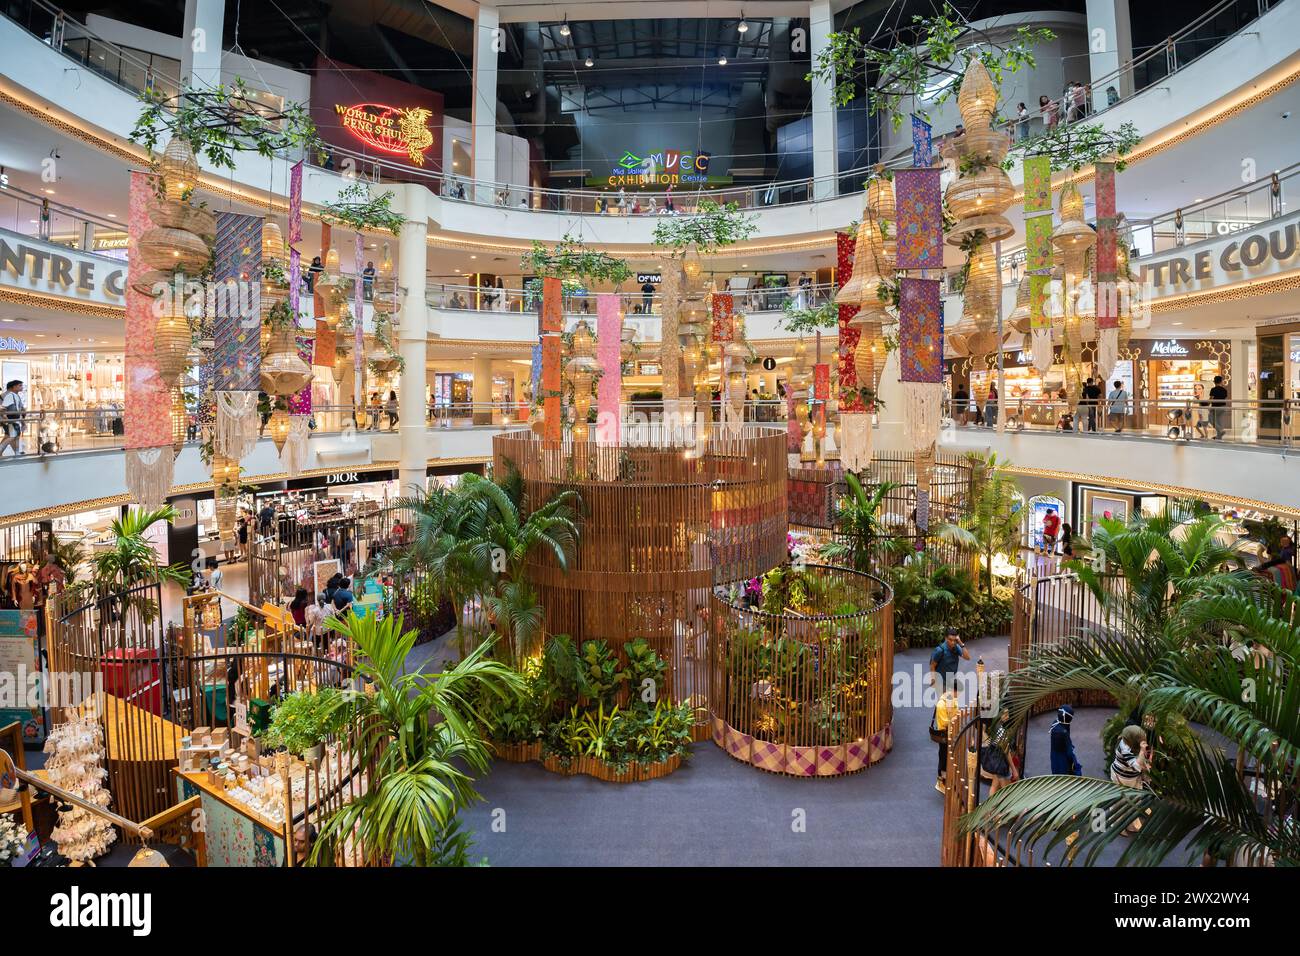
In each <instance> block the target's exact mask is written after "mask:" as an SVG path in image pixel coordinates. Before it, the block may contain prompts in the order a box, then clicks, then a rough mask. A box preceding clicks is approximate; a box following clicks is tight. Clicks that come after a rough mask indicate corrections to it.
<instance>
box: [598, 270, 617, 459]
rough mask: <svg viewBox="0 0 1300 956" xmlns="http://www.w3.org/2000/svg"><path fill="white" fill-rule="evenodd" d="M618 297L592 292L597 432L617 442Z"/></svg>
mask: <svg viewBox="0 0 1300 956" xmlns="http://www.w3.org/2000/svg"><path fill="white" fill-rule="evenodd" d="M618 310H619V298H618V294H617V293H614V292H602V293H600V294H599V295H598V296H596V362H597V363H598V364H599V365H600V370H601V376H600V383H599V384H598V385H597V386H596V421H597V422H598V423H599V424H598V425H597V436H598V438H599V440H600V442H601V444H611V445H616V444H618V440H619V432H620V429H619V424H620V422H619V413H618V399H619V395H620V393H621V392H622V388H623V358H622V354H623V322H622V320H621V319H620V318H619V315H618Z"/></svg>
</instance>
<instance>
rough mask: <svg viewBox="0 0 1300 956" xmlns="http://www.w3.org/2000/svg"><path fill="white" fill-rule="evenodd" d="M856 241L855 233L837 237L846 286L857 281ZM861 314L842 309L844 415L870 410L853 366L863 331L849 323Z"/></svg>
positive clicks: (838, 271)
mask: <svg viewBox="0 0 1300 956" xmlns="http://www.w3.org/2000/svg"><path fill="white" fill-rule="evenodd" d="M855 245H856V242H855V237H854V236H853V235H852V234H851V233H847V232H837V233H836V234H835V278H836V280H837V283H838V285H839V286H841V287H842V286H843V285H844V283H846V282H848V281H849V280H850V279H852V278H853V267H854V265H855V263H854V261H853V253H854V247H855ZM857 314H858V306H856V305H842V306H840V314H839V327H840V328H839V332H840V337H839V352H838V358H839V370H840V411H841V412H861V411H865V410H866V406H864V405H863V404H862V399H861V398H860V397H859V396H858V390H857V384H858V371H857V367H856V366H855V365H854V364H853V353H854V351H855V350H856V349H857V347H858V339H859V338H861V336H862V331H861V330H860V329H859V328H858V327H857V326H853V325H849V322H851V321H852V320H853V317H854V316H856V315H857Z"/></svg>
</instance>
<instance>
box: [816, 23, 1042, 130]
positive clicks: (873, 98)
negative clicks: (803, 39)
mask: <svg viewBox="0 0 1300 956" xmlns="http://www.w3.org/2000/svg"><path fill="white" fill-rule="evenodd" d="M1054 39H1056V34H1055V33H1053V32H1052V31H1051V30H1046V29H1031V28H1029V27H1020V28H1018V29H1017V30H1016V31H1015V33H1013V34H1012V36H1011V39H1010V41H1008V42H1005V43H997V42H994V41H993V40H992V39H991V38H990V37H989V35H988V34H987V33H985V32H984V31H983V30H976V29H974V28H972V27H971V26H970V24H969V23H967V22H966V21H965V18H964V17H963V16H962V15H961V14H960V13H959V12H958V11H957V10H955V9H954V8H953V7H952V5H951V4H948V3H945V4H944V5H943V9H942V10H940V11H939V13H937V14H936V15H935V16H932V17H922V16H914V17H912V20H911V22H910V23H909V24H906V25H903V26H899V27H896V28H895V29H893V30H879V31H877V32H876V33H875V34H873V35H872V36H871V37H870V38H869V39H867V38H864V37H863V36H862V29H861V28H860V27H854V28H853V29H852V30H851V31H847V32H843V31H835V32H832V33H830V34H828V35H827V41H828V42H827V46H826V48H825V49H823V50H822V51H821V52H820V53H818V54H817V58H816V61H815V62H814V63H813V68H812V72H810V73H809V74H808V75H807V76H806V77H805V78H806V79H807V80H808V81H809V82H812V81H813V80H814V79H818V80H823V81H825V82H828V83H833V84H834V85H835V101H836V103H837V104H839V105H840V106H847V105H848V104H849V103H851V102H852V101H853V100H855V99H857V98H858V97H859V96H860V95H861V91H862V89H863V88H864V87H865V92H866V100H867V113H868V115H882V116H887V117H889V120H890V123H891V124H892V125H893V127H894V129H898V128H900V127H901V126H902V125H903V121H904V120H905V119H906V118H907V116H908V113H909V112H911V111H910V110H908V111H905V110H904V109H903V103H904V102H916V101H924V102H927V103H931V104H933V105H934V106H935V107H938V106H942V105H943V104H944V103H946V102H947V101H948V100H950V99H952V98H953V97H954V96H956V95H957V94H958V93H959V92H960V91H961V79H962V76H963V75H964V74H965V72H966V67H967V65H968V64H969V63H970V61H971V60H973V59H978V60H980V62H982V63H983V64H984V66H985V68H986V69H987V70H988V71H989V75H990V77H991V78H992V79H993V82H994V84H997V85H1000V84H1001V82H1002V78H1003V76H1004V75H1008V74H1014V73H1018V72H1019V71H1020V70H1022V69H1024V68H1026V67H1028V68H1029V69H1033V68H1034V67H1035V66H1036V65H1037V63H1036V61H1035V59H1034V53H1033V49H1034V47H1035V46H1036V45H1038V44H1039V43H1045V42H1048V41H1051V40H1054ZM917 112H918V113H919V114H920V115H921V116H922V117H925V118H927V119H928V118H929V114H928V113H927V112H926V111H924V110H917Z"/></svg>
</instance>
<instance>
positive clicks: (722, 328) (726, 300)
mask: <svg viewBox="0 0 1300 956" xmlns="http://www.w3.org/2000/svg"><path fill="white" fill-rule="evenodd" d="M709 297H710V298H711V299H712V300H713V304H712V309H711V312H712V316H713V325H712V328H710V330H709V341H711V342H730V341H731V340H732V339H733V338H734V337H735V329H734V326H733V323H732V314H733V310H734V309H735V300H734V299H732V297H731V294H730V293H728V292H713V293H710V295H709Z"/></svg>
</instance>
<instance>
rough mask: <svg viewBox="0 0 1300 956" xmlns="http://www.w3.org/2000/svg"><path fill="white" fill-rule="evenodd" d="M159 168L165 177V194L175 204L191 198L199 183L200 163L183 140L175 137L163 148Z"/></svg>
mask: <svg viewBox="0 0 1300 956" xmlns="http://www.w3.org/2000/svg"><path fill="white" fill-rule="evenodd" d="M159 168H160V170H161V172H162V177H163V192H164V194H165V195H166V196H167V198H168V199H169V200H171V201H172V202H175V203H179V202H183V201H184V200H185V199H187V198H189V194H190V193H191V192H193V191H194V187H195V186H197V185H198V182H199V163H198V160H197V159H195V158H194V150H193V149H192V148H191V147H190V144H189V143H187V142H186V141H185V140H183V139H178V138H177V137H175V136H173V137H172V138H171V139H170V140H168V141H167V145H166V146H164V147H163V154H162V160H161V161H160V163H159Z"/></svg>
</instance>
